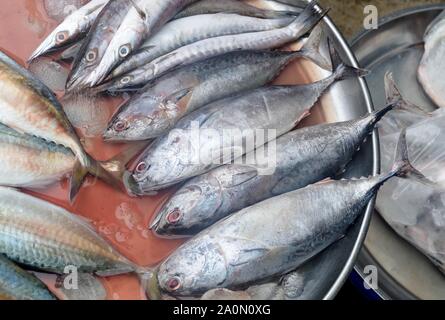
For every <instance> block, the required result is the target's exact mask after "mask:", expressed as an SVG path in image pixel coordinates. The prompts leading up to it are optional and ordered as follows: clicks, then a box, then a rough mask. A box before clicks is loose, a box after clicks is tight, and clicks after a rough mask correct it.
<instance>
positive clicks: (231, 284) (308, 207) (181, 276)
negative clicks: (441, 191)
mask: <svg viewBox="0 0 445 320" xmlns="http://www.w3.org/2000/svg"><path fill="white" fill-rule="evenodd" d="M411 176H413V177H417V179H419V180H426V178H424V177H423V175H422V174H421V173H420V172H418V171H417V170H416V169H414V168H413V167H412V166H411V164H410V163H409V160H408V157H407V149H406V136H405V134H402V135H401V137H400V140H399V144H398V147H397V153H396V161H395V163H394V166H393V169H392V170H391V171H390V172H388V173H386V174H381V175H377V176H374V177H370V178H361V179H355V180H354V179H353V180H340V181H329V182H323V183H319V184H315V185H311V186H308V187H306V188H304V189H299V190H297V191H292V192H289V193H286V194H283V195H280V196H277V197H274V198H271V199H268V200H265V201H263V202H260V203H258V204H256V205H254V206H251V207H248V208H245V209H243V210H241V211H239V212H237V213H235V214H234V215H232V216H229V217H228V218H226V219H224V220H222V221H220V222H219V223H217V224H216V225H214V226H212V227H210V228H209V229H207V230H205V231H203V232H202V233H200V234H198V235H197V236H196V237H195V238H193V239H192V240H190V241H189V242H186V243H185V244H184V245H182V246H181V247H180V248H179V249H177V250H176V251H175V252H174V253H173V254H172V255H171V256H170V257H169V258H167V260H166V261H164V262H163V263H162V264H161V265H160V266H159V267H158V269H157V272H155V277H154V278H153V279H152V285H151V286H150V292H149V295H150V296H151V297H153V298H156V294H157V291H156V290H153V288H155V286H154V285H153V282H156V281H157V283H158V285H159V289H160V290H159V291H160V292H167V293H169V294H171V295H173V296H186V295H187V296H194V295H197V294H202V293H204V292H207V291H208V290H211V289H214V288H227V289H232V290H233V289H242V288H245V287H247V286H249V284H250V283H255V282H258V281H261V280H263V279H268V278H270V277H277V276H279V275H283V274H286V273H288V272H290V271H291V270H294V269H295V268H298V266H300V265H301V264H303V263H305V262H306V261H308V260H309V259H310V258H312V257H314V256H315V255H317V254H318V253H320V252H321V251H322V250H324V249H325V248H327V247H329V246H330V245H331V244H333V243H334V242H336V241H338V240H339V239H341V238H342V237H343V236H344V235H345V234H346V232H347V230H348V228H349V226H350V225H351V224H352V223H354V221H355V220H356V219H357V218H358V217H359V216H360V215H361V214H362V213H363V212H364V209H365V207H366V206H367V205H368V203H369V201H370V200H371V199H372V198H374V197H375V196H376V194H377V192H378V190H379V189H380V187H381V186H382V185H383V184H384V183H385V182H386V181H388V180H390V179H391V178H393V177H411ZM159 291H158V292H159ZM151 292H153V294H152V293H151Z"/></svg>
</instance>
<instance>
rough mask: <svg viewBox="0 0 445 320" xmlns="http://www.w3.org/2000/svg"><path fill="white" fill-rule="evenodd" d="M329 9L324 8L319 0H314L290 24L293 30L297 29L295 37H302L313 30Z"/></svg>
mask: <svg viewBox="0 0 445 320" xmlns="http://www.w3.org/2000/svg"><path fill="white" fill-rule="evenodd" d="M329 10H330V9H326V10H325V9H322V8H321V7H320V6H319V5H318V2H317V1H314V0H312V1H311V2H310V3H309V4H308V5H307V6H306V7H305V9H304V10H303V12H301V13H300V15H299V16H298V17H297V18H296V19H295V20H294V22H292V23H291V24H290V25H289V27H290V28H291V29H292V30H295V35H294V36H295V38H296V39H298V38H301V37H302V36H304V35H305V34H306V33H308V32H309V31H311V30H312V29H313V28H314V27H315V26H316V25H317V24H318V22H320V20H321V19H323V17H324V16H325V15H326V14H327V13H328V12H329Z"/></svg>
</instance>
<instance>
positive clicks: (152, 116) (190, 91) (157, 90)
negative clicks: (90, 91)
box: [103, 27, 331, 141]
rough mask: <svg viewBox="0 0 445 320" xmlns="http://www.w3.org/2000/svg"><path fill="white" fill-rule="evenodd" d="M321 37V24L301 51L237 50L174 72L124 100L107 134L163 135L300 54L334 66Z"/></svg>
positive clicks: (110, 137) (126, 137)
mask: <svg viewBox="0 0 445 320" xmlns="http://www.w3.org/2000/svg"><path fill="white" fill-rule="evenodd" d="M321 39H322V30H321V28H318V27H316V28H315V29H314V30H313V31H312V33H311V36H310V37H309V39H308V40H307V41H306V42H305V44H304V46H303V48H302V49H301V50H300V51H296V52H282V51H243V52H233V53H228V54H225V55H222V56H218V57H215V58H210V59H207V60H204V61H202V62H198V63H196V64H192V65H188V66H186V67H184V68H180V69H177V70H175V71H173V72H170V73H168V74H166V75H165V76H162V77H160V78H159V79H157V80H156V81H155V82H154V83H151V84H148V85H147V86H146V87H145V88H143V89H141V90H140V91H139V92H138V93H136V94H135V95H134V96H133V97H132V98H131V99H129V100H128V101H127V102H125V103H123V104H122V105H121V107H120V108H119V109H118V110H117V112H116V113H115V114H114V116H113V118H112V119H111V121H110V123H109V125H108V127H107V130H106V131H105V133H104V135H103V137H104V139H105V140H106V141H134V140H146V139H151V138H156V137H158V136H161V135H162V134H165V133H166V132H167V131H168V130H169V129H171V128H172V127H173V126H174V125H175V124H176V122H177V121H178V120H179V119H180V118H182V117H183V116H184V115H186V114H188V113H190V112H192V111H194V110H196V109H198V108H200V107H202V106H204V105H206V104H209V103H211V102H212V101H216V100H219V99H223V98H226V97H229V96H233V95H236V94H239V93H241V92H243V91H248V90H252V89H255V88H258V87H261V86H263V85H265V84H267V83H269V82H271V81H272V80H273V79H274V78H275V77H276V76H277V75H278V74H279V73H280V72H281V71H282V70H283V69H284V68H285V67H286V66H287V65H288V64H289V63H290V62H291V61H293V60H295V59H297V58H305V59H311V60H312V61H314V62H315V63H316V64H317V65H319V66H321V67H323V68H325V69H331V66H330V64H329V63H328V62H327V61H326V59H325V58H324V57H323V56H322V54H321V53H320V52H319V49H320V42H321Z"/></svg>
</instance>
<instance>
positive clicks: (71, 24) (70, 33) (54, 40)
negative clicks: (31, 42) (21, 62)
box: [29, 0, 109, 61]
mask: <svg viewBox="0 0 445 320" xmlns="http://www.w3.org/2000/svg"><path fill="white" fill-rule="evenodd" d="M108 1H109V0H92V1H90V2H89V3H87V4H86V5H84V6H83V7H82V8H80V9H78V10H76V11H74V12H73V13H72V14H70V15H69V16H68V17H66V19H65V20H64V21H63V22H62V23H61V24H60V25H59V26H58V27H57V28H56V29H54V31H53V32H51V33H50V35H49V36H48V37H46V39H45V40H44V41H43V42H42V43H41V44H40V45H39V47H38V48H37V49H36V50H35V51H34V52H33V54H32V55H31V57H30V58H29V61H31V60H34V59H35V58H37V57H39V56H42V55H44V54H47V53H49V52H52V51H54V50H57V49H59V48H62V47H65V46H67V45H69V44H72V43H74V42H76V41H78V40H80V39H82V38H83V37H84V36H85V35H86V34H87V33H88V31H89V30H90V28H91V26H92V24H93V23H94V21H95V20H96V18H97V17H98V15H99V13H100V11H101V10H102V9H103V7H104V6H105V5H106V4H107V3H108Z"/></svg>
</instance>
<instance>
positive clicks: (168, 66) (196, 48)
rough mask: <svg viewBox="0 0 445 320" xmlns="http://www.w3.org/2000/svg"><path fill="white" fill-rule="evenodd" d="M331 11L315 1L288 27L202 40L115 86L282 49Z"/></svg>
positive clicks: (126, 76) (139, 69) (117, 81)
mask: <svg viewBox="0 0 445 320" xmlns="http://www.w3.org/2000/svg"><path fill="white" fill-rule="evenodd" d="M326 13H327V11H325V10H322V9H320V7H318V5H317V4H316V2H315V1H312V2H311V3H310V4H309V5H308V6H307V7H306V9H305V10H304V11H303V12H302V13H301V14H300V15H299V17H298V18H296V19H295V20H294V21H293V22H292V23H291V24H289V25H288V26H286V27H283V28H279V29H274V30H269V31H260V32H251V33H243V34H237V35H227V36H221V37H215V38H210V39H205V40H201V41H198V42H195V43H192V44H189V45H186V46H183V47H181V48H178V49H176V50H174V51H172V52H170V53H168V54H166V55H164V56H161V57H159V58H157V59H155V60H153V61H152V62H150V63H149V64H147V65H145V66H144V67H142V68H138V69H136V70H134V71H132V72H129V73H128V74H126V75H123V76H122V77H120V78H117V79H115V80H113V81H112V86H113V87H120V88H126V87H134V86H138V85H139V86H140V85H144V84H146V83H147V82H149V81H151V80H153V79H155V78H157V77H159V76H161V75H163V74H164V73H166V72H167V71H169V70H172V69H174V68H177V67H179V66H184V65H187V64H191V63H194V62H197V61H201V60H204V59H206V58H210V57H214V56H218V55H221V54H224V53H228V52H233V51H239V50H261V49H271V48H278V47H280V46H283V45H285V44H287V43H289V42H292V41H296V40H298V39H299V38H301V37H302V36H303V35H304V34H306V33H307V32H308V31H310V30H311V29H312V28H313V27H314V26H315V25H316V24H317V23H318V22H319V21H320V20H321V19H322V18H323V16H324V15H325V14H326Z"/></svg>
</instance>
